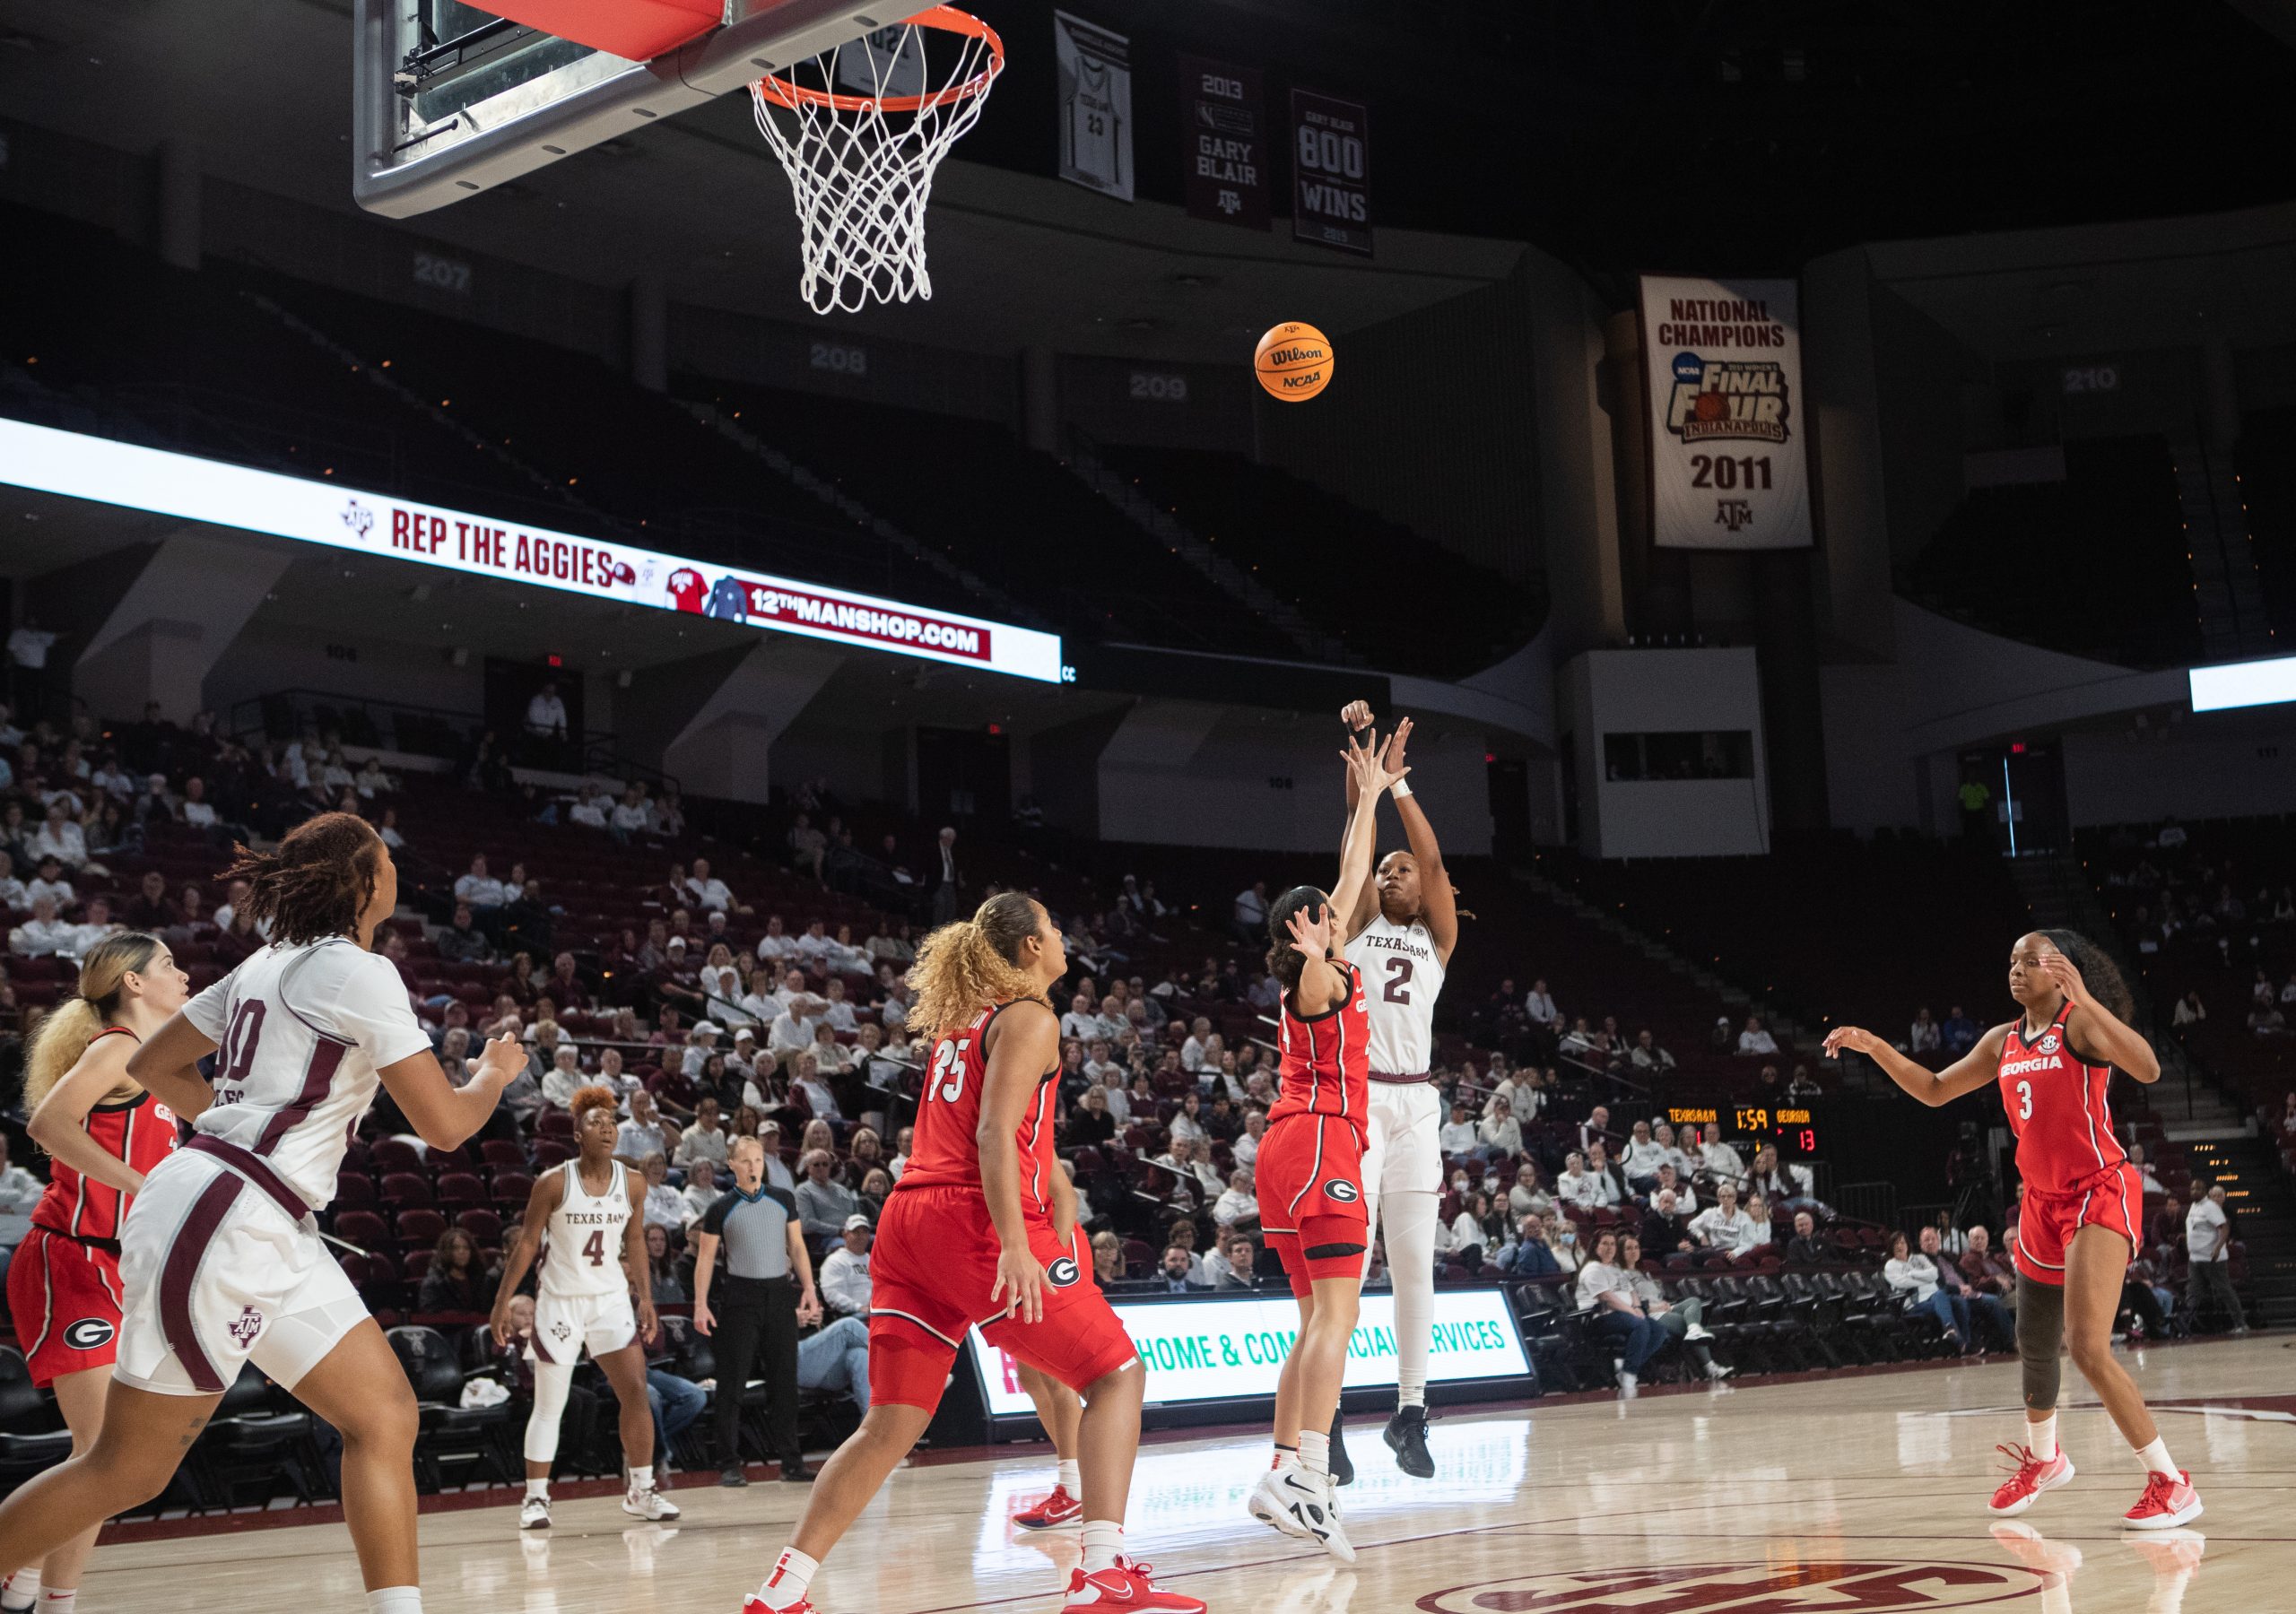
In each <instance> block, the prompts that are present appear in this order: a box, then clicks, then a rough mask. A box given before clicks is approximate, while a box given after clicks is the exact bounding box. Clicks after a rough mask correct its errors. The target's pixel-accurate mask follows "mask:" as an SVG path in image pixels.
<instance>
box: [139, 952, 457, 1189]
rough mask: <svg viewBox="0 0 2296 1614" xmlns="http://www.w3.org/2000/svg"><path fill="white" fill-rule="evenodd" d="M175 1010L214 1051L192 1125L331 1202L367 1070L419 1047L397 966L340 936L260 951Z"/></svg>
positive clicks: (369, 1080)
mask: <svg viewBox="0 0 2296 1614" xmlns="http://www.w3.org/2000/svg"><path fill="white" fill-rule="evenodd" d="M183 1015H184V1019H185V1020H188V1021H189V1022H190V1023H191V1024H192V1026H193V1027H194V1028H196V1029H197V1030H198V1032H199V1034H200V1035H201V1036H203V1037H206V1038H207V1039H208V1040H209V1041H211V1042H213V1044H215V1046H216V1054H215V1074H214V1087H215V1101H214V1102H213V1104H211V1105H209V1106H207V1108H206V1109H205V1110H204V1111H203V1112H202V1113H201V1114H200V1115H199V1118H198V1119H197V1120H196V1121H194V1122H193V1123H192V1128H193V1130H194V1131H195V1132H198V1133H199V1134H200V1135H201V1136H204V1137H211V1138H217V1139H221V1140H222V1141H224V1142H226V1143H232V1144H237V1145H238V1146H239V1148H241V1149H244V1150H248V1151H249V1152H251V1153H253V1154H255V1155H257V1156H259V1157H261V1158H262V1159H263V1162H264V1164H265V1165H266V1166H268V1167H270V1168H271V1169H272V1170H273V1171H274V1172H275V1173H276V1174H277V1175H278V1176H281V1177H283V1178H284V1179H285V1180H286V1183H287V1185H288V1186H289V1187H290V1188H292V1189H293V1190H294V1191H295V1193H298V1194H300V1196H301V1197H302V1199H303V1201H304V1202H305V1203H306V1204H308V1205H309V1206H310V1207H311V1209H313V1210H314V1211H318V1210H324V1209H326V1205H327V1204H328V1202H330V1201H332V1200H333V1199H334V1198H335V1174H336V1173H337V1172H338V1171H339V1170H340V1169H341V1168H342V1166H343V1156H344V1150H345V1149H346V1148H347V1147H348V1145H349V1143H350V1141H351V1129H352V1127H354V1126H356V1125H357V1124H359V1119H360V1117H361V1116H362V1115H365V1114H366V1113H367V1106H369V1105H370V1104H372V1103H373V1102H374V1099H375V1089H376V1088H377V1087H378V1086H379V1085H380V1083H379V1081H378V1078H377V1076H376V1072H378V1071H380V1070H381V1069H383V1068H384V1067H385V1066H387V1065H393V1064H396V1063H398V1062H399V1061H400V1060H402V1059H407V1058H411V1057H412V1056H413V1055H414V1054H421V1053H424V1052H427V1051H428V1050H429V1048H430V1046H431V1039H430V1038H429V1037H427V1036H425V1035H424V1034H423V1030H422V1026H421V1025H419V1024H418V1023H416V1021H415V1018H414V1011H413V1008H412V1006H410V1005H409V1003H408V1002H407V996H406V985H405V984H404V982H402V981H401V980H400V979H399V976H398V971H397V969H396V968H394V967H393V966H392V964H391V961H390V960H389V959H386V958H384V957H383V956H382V955H381V954H379V953H370V952H368V951H366V950H364V949H362V948H361V947H360V945H359V944H358V943H357V942H355V941H352V940H351V938H349V937H348V936H332V937H329V938H328V939H327V940H326V941H314V942H304V943H295V944H291V945H290V944H286V943H274V945H272V946H269V947H266V948H265V949H264V950H262V951H260V952H258V953H256V954H255V955H254V956H252V957H251V958H249V959H248V960H247V961H246V962H245V963H243V964H241V965H240V966H239V968H237V969H234V970H233V971H231V973H230V974H229V975H227V976H224V977H223V978H222V980H220V981H218V982H216V983H215V984H214V985H212V986H210V987H208V988H207V989H206V990H205V991H204V992H201V993H200V994H198V995H196V997H194V998H193V999H192V1000H191V1001H190V1002H187V1003H186V1004H185V1005H184V1009H183Z"/></svg>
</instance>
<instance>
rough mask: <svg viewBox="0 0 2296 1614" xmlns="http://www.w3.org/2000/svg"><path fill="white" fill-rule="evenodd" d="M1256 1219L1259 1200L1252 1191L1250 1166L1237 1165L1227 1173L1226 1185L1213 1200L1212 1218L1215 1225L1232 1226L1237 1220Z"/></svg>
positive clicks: (1247, 1220) (1248, 1220)
mask: <svg viewBox="0 0 2296 1614" xmlns="http://www.w3.org/2000/svg"><path fill="white" fill-rule="evenodd" d="M1258 1219H1259V1201H1258V1200H1257V1198H1255V1197H1254V1196H1253V1193H1252V1173H1251V1167H1248V1166H1239V1167H1236V1169H1235V1170H1234V1171H1232V1172H1231V1173H1230V1174H1229V1176H1228V1185H1227V1186H1226V1187H1225V1188H1222V1190H1221V1191H1220V1197H1219V1199H1217V1200H1216V1201H1214V1202H1213V1206H1212V1220H1213V1224H1214V1225H1215V1226H1217V1227H1222V1228H1232V1227H1234V1226H1235V1225H1236V1224H1237V1223H1239V1222H1253V1221H1257V1220H1258Z"/></svg>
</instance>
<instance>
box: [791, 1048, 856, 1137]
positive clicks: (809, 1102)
mask: <svg viewBox="0 0 2296 1614" xmlns="http://www.w3.org/2000/svg"><path fill="white" fill-rule="evenodd" d="M789 1091H790V1093H791V1095H792V1096H793V1097H798V1098H804V1101H805V1107H806V1108H807V1109H808V1110H810V1111H812V1112H813V1116H814V1118H815V1119H816V1120H819V1121H841V1120H843V1119H844V1118H845V1115H844V1112H843V1111H842V1110H840V1109H839V1107H838V1103H837V1095H836V1094H835V1093H834V1092H832V1091H831V1089H830V1086H829V1083H828V1082H826V1081H825V1080H822V1074H821V1067H820V1065H819V1064H818V1063H816V1062H815V1061H814V1058H813V1054H810V1053H807V1054H798V1055H797V1056H796V1058H795V1059H793V1060H791V1061H790V1062H789Z"/></svg>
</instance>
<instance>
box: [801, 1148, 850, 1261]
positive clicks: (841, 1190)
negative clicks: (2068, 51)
mask: <svg viewBox="0 0 2296 1614" xmlns="http://www.w3.org/2000/svg"><path fill="white" fill-rule="evenodd" d="M797 1167H798V1179H797V1191H796V1194H795V1196H794V1198H795V1200H796V1207H797V1220H798V1224H799V1226H800V1227H801V1228H803V1230H804V1236H805V1244H806V1246H807V1247H808V1248H810V1249H813V1250H814V1251H816V1252H821V1251H826V1250H827V1249H828V1248H829V1247H830V1246H831V1245H833V1244H835V1243H836V1242H837V1241H838V1240H839V1238H841V1237H844V1233H845V1223H846V1219H848V1217H852V1216H856V1215H858V1214H859V1213H860V1210H861V1203H860V1201H859V1199H858V1198H857V1196H856V1195H855V1193H854V1192H853V1190H852V1189H850V1188H848V1187H847V1186H846V1185H845V1184H843V1183H841V1182H839V1180H838V1178H837V1157H836V1156H834V1155H832V1154H831V1152H830V1151H829V1150H826V1149H813V1150H807V1151H806V1154H805V1158H804V1159H802V1160H800V1161H798V1162H797Z"/></svg>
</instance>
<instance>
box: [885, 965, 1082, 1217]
mask: <svg viewBox="0 0 2296 1614" xmlns="http://www.w3.org/2000/svg"><path fill="white" fill-rule="evenodd" d="M1024 1001H1029V1000H1023V999H1018V998H1016V999H1014V1000H1013V1002H1024ZM1012 1006H1013V1004H1012V1003H998V1004H996V1005H994V1006H992V1007H989V1008H985V1009H983V1010H982V1011H980V1012H979V1013H978V1015H976V1016H975V1017H974V1018H973V1020H972V1021H971V1023H970V1024H969V1025H967V1026H966V1027H965V1028H963V1029H962V1030H961V1031H955V1032H952V1033H950V1034H948V1035H946V1036H944V1037H941V1038H940V1040H939V1041H937V1042H935V1044H934V1045H933V1062H932V1063H930V1064H929V1065H927V1066H926V1071H925V1091H924V1093H923V1095H922V1096H920V1097H919V1098H918V1105H917V1135H916V1136H915V1137H914V1138H912V1139H911V1140H910V1147H909V1164H908V1165H907V1166H906V1167H903V1168H902V1170H901V1174H900V1184H899V1185H900V1187H902V1188H970V1189H971V1190H972V1191H973V1192H974V1193H979V1192H980V1146H979V1143H978V1141H977V1134H978V1131H979V1127H980V1094H981V1089H982V1088H983V1087H984V1086H986V1085H987V1080H988V1054H987V1042H988V1028H989V1026H990V1025H991V1024H992V1023H994V1022H995V1020H996V1017H997V1016H998V1015H1000V1014H1002V1013H1004V1012H1005V1010H1007V1009H1010V1008H1011V1007H1012ZM1059 1074H1060V1067H1059V1066H1058V1065H1055V1066H1054V1067H1053V1068H1052V1069H1051V1070H1049V1071H1047V1072H1045V1073H1044V1075H1043V1076H1042V1077H1040V1078H1039V1080H1038V1081H1037V1090H1036V1093H1035V1095H1034V1096H1033V1097H1031V1098H1030V1100H1029V1107H1028V1110H1027V1113H1026V1114H1024V1115H1022V1117H1021V1125H1020V1130H1019V1132H1018V1133H1017V1134H1016V1135H1015V1138H1014V1141H1015V1142H1016V1143H1017V1144H1018V1145H1019V1148H1020V1152H1021V1211H1022V1214H1023V1215H1025V1216H1027V1217H1028V1218H1029V1219H1031V1220H1032V1221H1033V1220H1039V1219H1041V1220H1043V1221H1045V1222H1047V1223H1049V1222H1050V1221H1051V1219H1052V1174H1053V1173H1054V1172H1055V1171H1057V1170H1058V1169H1059V1167H1057V1166H1056V1165H1054V1163H1053V1154H1052V1132H1053V1122H1054V1120H1055V1119H1056V1117H1055V1115H1054V1114H1053V1095H1054V1094H1055V1093H1056V1092H1057V1090H1058V1083H1057V1081H1056V1080H1055V1078H1057V1076H1058V1075H1059Z"/></svg>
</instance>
